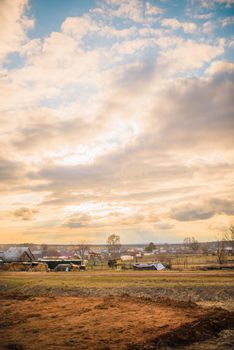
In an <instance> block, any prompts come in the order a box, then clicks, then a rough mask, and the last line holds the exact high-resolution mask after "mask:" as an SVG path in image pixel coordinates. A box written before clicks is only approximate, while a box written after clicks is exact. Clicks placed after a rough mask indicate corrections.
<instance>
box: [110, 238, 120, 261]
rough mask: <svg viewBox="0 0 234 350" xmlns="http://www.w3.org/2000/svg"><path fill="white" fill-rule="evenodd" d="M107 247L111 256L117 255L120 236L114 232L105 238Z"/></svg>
mask: <svg viewBox="0 0 234 350" xmlns="http://www.w3.org/2000/svg"><path fill="white" fill-rule="evenodd" d="M107 248H108V252H109V253H110V254H111V256H112V257H117V256H118V255H119V253H120V248H121V243H120V236H118V235H114V234H112V235H110V236H109V237H108V238H107Z"/></svg>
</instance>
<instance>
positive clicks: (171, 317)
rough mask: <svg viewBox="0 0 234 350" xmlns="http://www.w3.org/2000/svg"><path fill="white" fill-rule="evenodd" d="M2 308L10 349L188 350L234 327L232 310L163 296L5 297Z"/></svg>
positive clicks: (1, 326)
mask: <svg viewBox="0 0 234 350" xmlns="http://www.w3.org/2000/svg"><path fill="white" fill-rule="evenodd" d="M0 308H1V318H0V339H1V345H0V349H4V350H6V349H8V350H39V349H40V350H41V349H48V350H66V349H71V350H74V349H79V350H88V349H93V350H117V349H120V350H124V349H126V350H133V349H134V350H143V349H144V350H151V349H169V348H178V349H179V348H180V349H185V347H187V346H191V344H196V343H197V342H201V341H204V340H206V339H212V338H213V337H215V336H217V335H218V334H219V333H220V332H221V331H222V330H224V329H225V330H227V329H233V328H234V314H233V313H231V312H229V311H227V310H224V309H221V308H212V309H207V308H203V307H201V306H198V305H196V304H195V303H193V302H181V301H174V300H170V299H168V298H163V297H160V298H158V299H156V300H153V299H151V298H146V297H133V296H129V295H126V294H125V295H122V296H113V295H109V296H105V297H100V296H96V297H95V296H61V295H53V296H49V297H44V296H40V297H33V296H26V295H22V294H19V295H16V294H15V295H7V294H6V295H3V294H2V295H1V297H0ZM229 343H230V342H229ZM230 344H231V343H230ZM198 346H199V343H198ZM181 347H182V348H181ZM191 349H193V350H194V348H191ZM203 349H205V347H203ZM207 349H208V347H207ZM227 349H228V348H227ZM229 349H231V347H230V348H229Z"/></svg>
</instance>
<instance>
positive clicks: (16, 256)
mask: <svg viewBox="0 0 234 350" xmlns="http://www.w3.org/2000/svg"><path fill="white" fill-rule="evenodd" d="M23 254H26V255H27V256H28V258H29V259H30V260H31V261H33V260H35V257H34V255H33V254H32V252H31V250H30V249H29V248H28V247H10V248H9V249H8V250H7V251H6V252H5V253H4V255H3V259H4V260H5V261H19V260H20V259H21V257H22V255H23Z"/></svg>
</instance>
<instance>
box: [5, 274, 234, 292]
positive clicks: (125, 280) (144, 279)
mask: <svg viewBox="0 0 234 350" xmlns="http://www.w3.org/2000/svg"><path fill="white" fill-rule="evenodd" d="M1 285H2V286H5V287H7V288H10V289H11V288H13V289H14V288H17V287H21V288H22V287H35V286H42V287H59V288H62V289H69V288H76V287H82V288H89V287H91V288H112V287H115V288H118V287H162V288H163V287H166V288H173V287H175V286H177V287H183V286H189V287H193V286H197V287H204V286H220V287H225V286H233V285H234V274H233V273H229V274H228V275H220V274H217V276H215V275H214V274H211V275H208V274H197V275H195V274H194V275H192V276H191V275H189V276H185V275H184V274H181V275H174V276H173V275H162V274H161V275H155V276H152V273H151V274H149V275H147V273H146V274H145V273H144V275H142V274H141V273H136V274H133V275H129V274H128V275H124V273H122V274H118V273H115V272H114V273H113V272H112V273H111V272H109V274H100V275H98V274H97V275H96V274H94V273H89V272H88V273H87V274H86V273H82V274H81V273H49V274H42V273H36V274H31V273H2V274H0V286H1Z"/></svg>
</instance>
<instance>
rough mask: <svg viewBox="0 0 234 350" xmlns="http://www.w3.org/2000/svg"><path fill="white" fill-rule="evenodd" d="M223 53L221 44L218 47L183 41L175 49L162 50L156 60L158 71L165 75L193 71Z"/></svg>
mask: <svg viewBox="0 0 234 350" xmlns="http://www.w3.org/2000/svg"><path fill="white" fill-rule="evenodd" d="M223 52H224V47H223V43H220V44H219V45H218V46H212V45H209V44H203V43H198V42H195V41H192V40H187V41H184V42H183V43H182V44H180V45H177V46H176V47H175V48H169V49H167V50H164V51H163V52H162V53H161V55H160V57H159V59H158V63H157V65H158V69H159V70H161V69H163V72H165V74H168V75H169V74H173V73H175V74H176V73H179V72H186V71H193V70H197V69H199V68H201V67H202V66H203V65H204V64H205V63H208V62H210V61H211V60H212V59H214V58H215V57H217V56H219V55H221V54H222V53H223Z"/></svg>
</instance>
